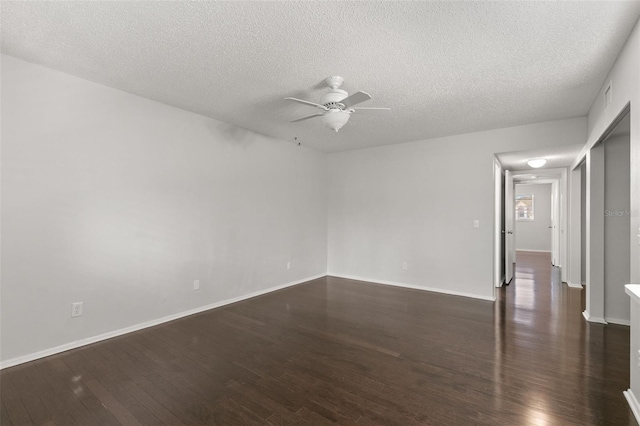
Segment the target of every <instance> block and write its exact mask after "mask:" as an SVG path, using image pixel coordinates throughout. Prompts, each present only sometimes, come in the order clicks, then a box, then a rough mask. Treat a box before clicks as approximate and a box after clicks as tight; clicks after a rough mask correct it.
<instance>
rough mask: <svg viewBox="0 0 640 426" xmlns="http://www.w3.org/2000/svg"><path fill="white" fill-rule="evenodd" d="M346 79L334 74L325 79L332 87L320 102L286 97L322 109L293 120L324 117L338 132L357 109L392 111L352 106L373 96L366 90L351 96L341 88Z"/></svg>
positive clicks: (329, 125) (325, 121)
mask: <svg viewBox="0 0 640 426" xmlns="http://www.w3.org/2000/svg"><path fill="white" fill-rule="evenodd" d="M343 81H344V79H343V78H342V77H338V76H333V77H328V78H326V79H325V82H326V83H327V85H328V86H329V87H330V88H331V90H329V92H328V93H327V94H326V95H324V96H323V97H322V100H321V101H320V103H315V102H309V101H305V100H303V99H297V98H285V99H287V100H290V101H294V102H299V103H301V104H305V105H309V106H312V107H316V108H318V109H319V110H321V111H320V112H319V113H317V114H313V115H309V116H307V117H302V118H298V119H297V120H293V121H291V122H292V123H296V122H298V121H303V120H308V119H310V118H314V117H322V121H323V122H324V124H325V125H326V126H327V127H329V128H330V129H332V130H335V131H336V132H337V131H338V130H340V128H341V127H342V126H344V125H345V124H346V122H347V121H349V117H350V116H351V114H353V113H354V112H356V111H359V112H380V111H391V108H363V107H358V108H352V107H353V106H354V105H357V104H359V103H361V102H364V101H368V100H369V99H371V96H370V95H369V94H368V93H366V92H356V93H354V94H353V95H351V96H349V94H348V93H347V92H345V91H344V90H342V89H339V87H340V85H341V84H342V82H343Z"/></svg>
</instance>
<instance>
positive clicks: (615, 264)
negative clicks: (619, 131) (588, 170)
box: [604, 135, 631, 324]
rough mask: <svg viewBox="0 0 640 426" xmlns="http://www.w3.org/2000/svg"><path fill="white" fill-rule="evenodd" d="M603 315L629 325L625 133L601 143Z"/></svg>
mask: <svg viewBox="0 0 640 426" xmlns="http://www.w3.org/2000/svg"><path fill="white" fill-rule="evenodd" d="M604 171H605V186H604V208H605V215H604V301H605V304H604V314H605V320H606V321H607V322H615V323H618V324H620V323H622V324H629V318H630V317H629V312H630V310H629V309H630V306H629V296H628V295H627V294H625V291H624V285H625V284H629V270H630V265H629V239H630V238H631V236H630V228H629V226H630V225H629V224H630V222H631V221H630V219H631V218H630V216H629V213H630V210H629V208H630V203H629V172H630V171H629V135H620V136H615V137H610V138H608V139H607V140H606V141H605V142H604Z"/></svg>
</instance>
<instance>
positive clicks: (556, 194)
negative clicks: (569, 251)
mask: <svg viewBox="0 0 640 426" xmlns="http://www.w3.org/2000/svg"><path fill="white" fill-rule="evenodd" d="M559 224H560V191H559V185H558V181H555V182H553V183H552V184H551V264H552V265H554V266H557V265H558V264H559V262H558V260H559V258H560V227H559Z"/></svg>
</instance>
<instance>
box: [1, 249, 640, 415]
mask: <svg viewBox="0 0 640 426" xmlns="http://www.w3.org/2000/svg"><path fill="white" fill-rule="evenodd" d="M451 279H452V280H455V279H456V277H455V272H454V275H452V276H451ZM479 285H482V283H479ZM485 285H487V286H490V285H491V284H490V283H486V284H485ZM485 289H487V287H485ZM582 293H583V291H582V290H580V289H571V288H568V287H567V285H566V284H562V283H561V282H560V280H559V276H558V271H556V270H554V269H553V268H552V267H551V265H550V260H549V257H548V255H544V254H528V253H519V254H518V257H517V269H516V277H515V279H514V280H513V282H512V284H511V285H509V286H508V287H503V288H501V289H499V290H498V300H497V301H496V302H490V301H485V300H477V299H472V298H468V297H460V296H452V295H446V294H438V293H432V292H427V291H420V290H411V289H406V288H398V287H392V286H384V285H377V284H372V283H364V282H361V281H354V280H348V279H341V278H333V277H325V278H320V279H317V280H314V281H311V282H309V283H306V284H301V285H298V286H294V287H291V288H287V289H285V290H281V291H277V292H273V293H270V294H267V295H264V296H260V297H256V298H253V299H249V300H246V301H243V302H239V303H235V304H233V305H228V306H225V307H223V308H219V309H214V310H211V311H207V312H203V313H201V314H198V315H193V316H190V317H187V318H183V319H180V320H176V321H172V322H170V323H166V324H163V325H160V326H157V327H152V328H149V329H145V330H141V331H138V332H135V333H131V334H128V335H125V336H121V337H118V338H114V339H110V340H107V341H104V342H101V343H97V344H93V345H89V346H85V347H82V348H79V349H75V350H72V351H68V352H64V353H61V354H58V355H55V356H51V357H48V358H44V359H41V360H38V361H34V362H30V363H27V364H23V365H20V366H17V367H12V368H7V369H5V370H3V371H2V372H0V380H1V381H2V386H1V388H0V392H1V396H2V399H1V408H0V415H1V417H0V423H1V424H2V426H7V425H31V424H37V425H40V424H45V425H47V426H54V425H58V426H62V425H64V426H71V425H82V426H84V425H119V424H120V425H140V424H144V425H154V426H155V425H209V424H220V425H240V424H242V425H265V424H267V425H281V424H288V425H289V424H293V425H298V424H313V425H324V424H336V423H338V424H343V425H398V426H418V425H427V424H428V425H604V424H609V425H634V424H635V422H634V420H633V417H632V414H631V411H630V410H629V408H628V406H627V403H626V400H625V399H624V397H623V395H622V391H624V390H626V389H627V388H628V387H629V330H628V328H627V327H622V326H615V325H607V326H603V325H598V324H590V323H587V322H586V321H585V320H584V319H583V317H582V315H581V312H582V302H581V297H582ZM25 338H26V337H25Z"/></svg>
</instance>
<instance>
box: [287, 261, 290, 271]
mask: <svg viewBox="0 0 640 426" xmlns="http://www.w3.org/2000/svg"><path fill="white" fill-rule="evenodd" d="M289 269H291V262H287V270H289Z"/></svg>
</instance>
